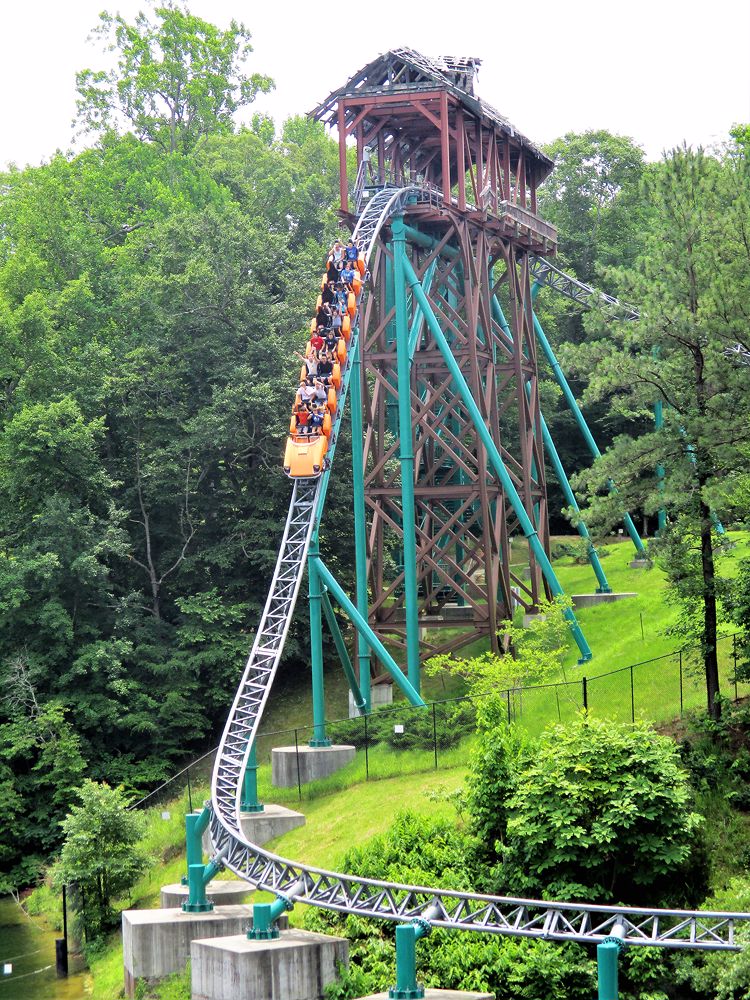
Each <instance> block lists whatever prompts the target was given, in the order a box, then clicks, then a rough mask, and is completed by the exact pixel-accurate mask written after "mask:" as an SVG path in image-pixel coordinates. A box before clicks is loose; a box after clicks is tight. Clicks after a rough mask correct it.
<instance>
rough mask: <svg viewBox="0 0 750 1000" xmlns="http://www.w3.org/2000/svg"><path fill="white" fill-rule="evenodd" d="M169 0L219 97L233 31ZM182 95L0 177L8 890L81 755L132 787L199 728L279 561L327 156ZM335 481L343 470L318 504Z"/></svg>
mask: <svg viewBox="0 0 750 1000" xmlns="http://www.w3.org/2000/svg"><path fill="white" fill-rule="evenodd" d="M159 17H160V18H162V22H163V23H162V29H163V30H165V31H166V30H167V28H168V30H169V38H170V39H171V42H170V44H171V43H174V45H175V46H177V49H179V51H180V52H182V51H183V49H182V48H180V46H183V47H184V45H187V44H188V43H190V44H192V41H190V39H191V38H192V33H193V32H194V31H195V32H198V33H199V34H200V33H201V32H203V33H204V36H205V37H204V42H205V46H207V48H206V50H205V53H204V55H205V58H206V59H207V60H209V61H210V60H211V59H212V58H213V59H214V60H215V64H214V69H215V72H216V74H217V77H216V79H217V80H218V78H219V77H221V78H222V79H223V80H224V86H225V88H229V90H231V88H232V87H233V86H234V84H235V83H237V81H238V79H239V78H238V77H237V76H236V71H237V72H239V70H236V67H234V66H230V65H228V64H227V63H226V61H225V60H224V55H225V54H226V51H229V49H232V47H233V46H234V51H236V53H237V57H238V58H239V57H240V56H241V55H242V51H241V50H242V49H243V46H244V45H245V44H246V35H245V34H243V32H242V31H240V29H239V28H238V27H237V26H233V27H232V28H231V29H230V31H229V33H228V34H227V35H225V36H222V38H221V39H218V38H217V37H215V36H214V35H213V34H211V32H209V30H208V28H209V27H210V26H208V27H206V26H205V25H203V23H202V22H201V23H200V24H197V25H196V24H193V21H192V20H190V21H185V19H184V17H183V15H182V14H180V13H179V12H178V11H177V10H175V9H173V8H172V7H171V6H168V7H166V8H164V9H163V12H162V13H160V14H159ZM107 23H108V25H109V27H112V28H115V27H116V28H117V32H118V35H117V37H118V39H119V40H120V43H121V44H122V45H123V46H125V47H127V45H131V44H133V45H135V42H136V40H135V39H134V36H133V35H132V34H129V33H127V32H124V29H123V26H122V25H121V24H120V22H119V21H118V20H117V19H115V21H112V22H111V23H110V22H107ZM141 29H142V31H143V32H146V33H147V32H148V31H150V30H151V29H149V28H148V27H147V25H146V24H145V23H144V24H142V25H141ZM141 29H139V30H141ZM211 30H212V31H213V30H214V29H211ZM209 36H210V37H209ZM202 37H203V36H202ZM138 44H139V45H140V44H141V43H140V42H138ZM144 44H145V43H144ZM202 44H203V43H202ZM214 45H217V46H219V45H222V46H225V48H224V49H222V53H224V55H220V54H217V52H214V51H213V49H212V46H214ZM227 46H228V49H227V48H226V47H227ZM123 51H125V49H123ZM212 52H213V55H212ZM133 58H135V56H133ZM175 58H178V56H177V55H175ZM139 65H140V69H139V73H140V72H141V71H143V67H144V65H145V64H144V63H143V62H141V64H139ZM133 71H134V72H135V70H133ZM123 72H125V71H124V70H123ZM214 83H216V80H214ZM134 86H135V84H134ZM137 86H138V87H141V88H142V87H144V86H145V87H148V86H151V87H155V86H156V83H155V82H154V81H153V80H152V79H151V77H150V76H149V77H148V79H147V80H146V81H145V82H144V79H143V78H142V76H139V77H138V83H137ZM196 86H197V84H196ZM217 86H218V83H217ZM240 89H241V91H242V93H243V94H244V95H245V98H246V99H249V98H250V96H252V90H248V89H247V88H246V87H244V88H243V87H241V88H240ZM128 93H131V94H132V91H128ZM191 93H192V94H194V95H195V94H196V93H197V91H195V89H194V88H193V89H191ZM195 99H196V100H197V101H199V103H200V106H201V109H202V111H201V114H203V116H204V118H203V125H202V126H201V127H200V129H198V130H197V131H195V130H194V131H193V132H191V138H190V140H189V141H188V140H187V139H185V140H184V141H183V140H182V139H181V140H180V142H179V143H177V148H176V149H175V150H174V151H172V152H169V150H168V149H165V148H164V147H165V143H163V142H160V141H158V137H157V136H156V135H151V134H150V132H149V130H148V129H147V128H146V127H145V126H144V128H143V129H141V135H142V138H141V139H138V138H136V137H135V136H134V135H133V134H131V133H126V134H123V135H121V136H118V135H117V134H116V132H114V131H112V130H111V129H110V130H105V131H103V132H102V136H101V140H100V142H99V143H98V145H96V146H95V147H93V148H91V149H88V150H86V151H85V152H83V153H81V154H80V155H78V156H76V157H74V158H70V159H69V158H66V157H63V156H60V155H58V156H56V157H54V158H53V159H52V160H51V162H50V163H49V164H47V165H44V166H41V167H37V168H29V169H26V170H11V171H10V172H8V173H6V174H5V175H3V176H2V178H1V179H0V232H1V233H2V239H0V537H1V538H2V543H1V544H0V593H1V594H2V597H1V598H0V795H2V799H3V802H4V803H5V806H6V808H5V809H4V810H3V813H2V817H1V818H0V843H1V844H2V845H3V848H2V850H3V856H2V858H1V859H0V870H1V871H2V873H4V874H0V885H6V886H7V885H19V884H22V883H24V882H25V881H27V880H28V879H29V877H31V876H32V875H33V873H34V871H35V868H36V867H38V864H39V861H40V860H41V859H43V858H44V857H46V856H47V855H48V854H49V851H50V850H51V849H52V848H53V847H55V845H56V844H57V843H58V842H59V837H60V833H59V826H58V821H59V817H60V816H61V815H62V814H64V811H65V808H66V807H67V805H68V804H69V803H70V801H71V800H72V790H73V789H74V788H75V787H76V786H77V785H78V784H80V779H81V776H82V774H83V773H84V771H85V773H86V774H88V775H89V776H90V777H92V778H94V779H95V780H106V781H108V782H110V783H112V784H119V783H124V785H125V786H126V788H127V789H139V788H143V787H145V786H147V785H148V784H149V783H152V782H154V781H155V780H158V779H160V778H162V777H164V776H166V774H168V773H169V772H170V771H172V770H173V768H174V761H175V760H178V759H184V757H185V756H186V755H189V754H191V753H194V752H195V751H196V750H198V749H203V748H204V747H205V746H206V743H207V742H208V741H210V740H211V739H213V738H214V735H215V729H216V727H217V726H218V725H219V724H220V720H221V719H222V718H223V716H224V714H225V710H226V703H227V699H228V698H229V697H230V694H229V692H231V691H232V690H233V688H234V681H235V677H236V676H237V673H238V671H239V670H240V668H241V665H242V663H243V660H244V656H245V655H246V651H247V648H248V646H249V644H250V636H249V634H248V633H249V628H250V627H251V624H252V623H253V622H255V621H256V620H257V615H258V610H259V607H260V604H261V601H262V600H263V598H264V596H265V586H266V584H265V580H266V579H267V576H268V572H269V569H270V567H271V566H272V564H273V562H274V560H275V552H276V547H277V540H278V537H279V533H280V530H281V527H282V524H283V521H282V518H283V509H284V505H285V503H286V500H287V498H288V489H287V485H286V481H285V479H284V477H283V473H282V470H281V468H280V462H279V460H278V456H279V447H280V446H279V441H280V440H282V439H283V436H284V432H285V424H286V417H285V414H286V412H287V407H286V404H284V402H283V401H285V400H287V401H288V400H289V399H291V396H292V392H293V383H294V375H295V366H293V365H290V364H289V363H288V358H289V356H290V354H291V351H292V349H293V348H294V347H298V346H299V345H300V343H302V342H303V337H304V330H305V328H306V324H307V322H308V320H309V315H310V311H311V309H312V306H313V303H314V299H315V294H316V282H317V277H316V276H317V274H318V272H319V269H320V266H321V260H322V256H323V253H324V247H325V245H327V243H328V241H329V239H330V237H331V234H332V233H333V232H335V216H334V214H333V211H332V209H331V205H332V203H333V199H334V190H335V185H336V183H337V178H338V157H337V153H336V150H335V148H334V147H333V144H332V143H331V141H330V140H329V139H327V138H326V137H325V135H324V134H323V131H322V128H321V127H320V126H318V125H315V124H312V123H309V122H307V121H305V120H302V119H293V120H290V121H289V122H287V124H286V126H285V128H284V131H283V133H282V134H281V135H278V136H277V135H274V130H273V126H272V125H271V123H269V122H267V121H265V120H263V119H257V120H256V121H255V123H254V126H253V128H252V129H246V130H243V131H241V132H239V133H236V134H233V133H232V132H231V130H230V129H229V127H228V122H229V117H228V115H229V114H230V112H231V107H232V106H233V105H230V104H227V103H226V102H225V103H224V104H222V106H221V111H220V112H219V111H218V110H216V109H214V110H216V114H217V115H219V114H220V116H221V122H220V124H221V127H218V126H217V127H214V124H216V123H213V124H212V122H211V121H210V120H209V117H210V116H209V110H207V109H206V107H205V102H204V101H203V97H202V96H200V95H198V96H197V97H196V98H195ZM211 113H213V112H211ZM191 121H192V122H193V124H194V125H195V123H196V121H197V119H196V118H195V116H193V117H192V118H191ZM104 124H106V122H105V121H104V120H102V121H101V122H100V125H104ZM183 124H184V122H183ZM165 127H166V126H165ZM186 127H187V126H186ZM191 127H192V126H191ZM195 128H196V129H197V125H195ZM167 145H169V144H167ZM280 404H281V405H280ZM347 497H348V488H347V484H346V476H345V475H344V476H343V477H341V479H340V486H339V489H337V491H336V495H335V496H333V497H332V507H333V508H334V519H336V517H339V518H343V517H344V516H345V515H344V514H343V513H341V512H343V511H344V510H345V509H346V507H347ZM339 504H340V506H339ZM339 548H340V546H339ZM339 555H340V558H341V560H342V562H343V564H344V566H345V567H348V566H349V563H350V560H349V558H348V553H347V550H346V549H345V550H344V551H340V553H339ZM343 576H344V578H346V570H345V571H344V573H343ZM300 652H301V649H300V645H299V643H298V631H297V626H294V627H293V628H292V630H291V632H290V636H289V642H288V643H287V653H286V658H287V663H288V664H290V665H294V664H295V663H297V662H299V658H300Z"/></svg>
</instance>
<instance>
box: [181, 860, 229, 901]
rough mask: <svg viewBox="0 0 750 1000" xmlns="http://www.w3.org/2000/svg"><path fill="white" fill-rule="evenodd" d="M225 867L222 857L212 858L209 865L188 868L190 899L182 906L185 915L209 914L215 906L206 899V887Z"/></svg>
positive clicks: (196, 865)
mask: <svg viewBox="0 0 750 1000" xmlns="http://www.w3.org/2000/svg"><path fill="white" fill-rule="evenodd" d="M223 867H224V862H223V861H222V859H221V855H218V856H217V857H215V858H212V859H211V861H209V862H208V864H207V865H203V864H195V865H190V866H189V868H188V887H189V888H188V899H187V902H186V903H183V904H182V911H183V913H209V912H210V911H211V910H213V908H214V904H213V903H212V902H210V901H209V900H208V899H207V898H206V886H207V885H208V883H209V882H210V881H211V879H212V878H213V877H214V875H216V874H217V873H218V872H220V871H221V869H222V868H223Z"/></svg>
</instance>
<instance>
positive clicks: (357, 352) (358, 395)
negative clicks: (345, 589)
mask: <svg viewBox="0 0 750 1000" xmlns="http://www.w3.org/2000/svg"><path fill="white" fill-rule="evenodd" d="M351 364H352V372H351V375H350V377H349V383H350V386H351V393H352V402H351V416H352V484H353V486H354V572H355V579H356V587H357V591H356V596H357V608H358V610H359V613H360V614H361V615H362V617H363V618H364V619H365V620H366V619H367V612H368V608H367V520H366V517H365V459H364V455H363V449H362V444H361V442H362V441H363V440H364V430H363V426H362V353H361V349H360V346H359V337H356V338H355V340H354V343H353V345H352V352H351ZM357 666H358V668H359V687H360V690H361V692H362V697H363V698H364V700H365V711H367V712H369V711H370V647H369V646H368V645H367V643H366V642H365V640H364V638H363V636H361V635H358V636H357Z"/></svg>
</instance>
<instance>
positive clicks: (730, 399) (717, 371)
mask: <svg viewBox="0 0 750 1000" xmlns="http://www.w3.org/2000/svg"><path fill="white" fill-rule="evenodd" d="M749 179H750V172H749V171H748V166H747V161H746V160H745V159H744V158H741V157H740V158H733V157H726V156H725V157H723V158H715V157H712V156H708V155H706V154H705V153H704V152H703V151H701V150H699V151H697V152H693V151H692V150H690V149H685V148H683V149H678V150H675V151H674V152H672V153H671V154H669V156H667V157H666V158H665V160H664V162H663V163H662V164H661V165H660V166H659V168H658V169H657V170H654V171H653V172H650V173H649V174H648V175H647V176H646V179H645V187H644V197H645V198H646V199H647V201H648V204H649V219H650V222H649V228H648V231H647V234H646V237H645V243H644V249H643V253H642V254H641V255H640V256H639V258H638V260H637V261H636V263H635V265H634V266H633V267H632V268H626V269H615V270H613V271H611V272H609V273H610V275H611V277H612V280H613V281H615V282H616V283H617V285H618V286H619V288H620V291H621V293H622V296H623V297H624V298H625V299H626V300H628V301H631V302H635V303H636V304H637V305H638V308H639V310H640V319H639V320H638V321H637V322H632V323H623V322H616V321H611V320H607V319H606V318H605V317H603V316H602V315H598V316H597V315H594V316H593V317H592V318H591V320H590V321H589V330H590V337H589V339H588V341H587V343H585V344H583V345H580V346H579V347H578V348H575V349H568V350H566V352H564V360H566V361H568V362H569V363H570V364H571V365H572V366H573V367H574V368H575V369H576V370H578V371H583V372H587V373H592V374H591V375H590V382H589V386H588V388H587V390H586V393H585V397H584V398H585V399H586V400H607V402H608V404H609V408H610V413H611V414H614V415H617V416H620V417H625V418H627V419H629V420H632V421H635V422H640V423H641V426H646V421H648V420H649V418H650V416H651V414H652V412H653V406H654V402H655V401H657V400H658V401H660V402H661V403H662V405H663V407H664V422H663V426H662V427H660V428H658V429H655V430H652V431H651V432H647V433H643V434H641V435H640V436H638V437H636V436H635V435H634V434H633V433H630V434H622V435H620V436H619V437H618V438H617V439H616V440H615V442H614V444H613V445H612V447H610V448H609V449H608V450H607V452H606V453H605V455H604V457H603V458H602V459H601V460H598V461H597V462H596V463H595V464H594V466H593V468H592V470H591V471H590V472H587V473H582V474H581V475H580V476H579V477H578V481H577V485H579V486H581V485H582V486H584V487H585V488H586V489H587V490H588V495H589V509H588V510H585V511H583V517H584V518H585V519H586V521H587V523H593V524H594V525H598V526H599V527H600V528H602V529H603V528H606V527H609V526H611V525H612V524H614V523H615V522H616V521H617V520H618V518H619V516H620V511H621V510H622V509H623V508H624V509H630V510H633V509H637V508H639V507H641V508H643V509H644V510H645V511H646V512H647V513H654V512H656V511H657V510H658V509H660V508H663V509H665V510H666V511H667V512H668V515H669V523H668V526H667V528H666V530H665V531H664V532H662V533H661V535H660V537H659V539H658V542H657V543H656V544H654V546H653V551H654V553H655V555H656V557H657V559H658V560H659V562H660V564H661V565H662V566H663V568H664V569H665V571H666V572H667V574H668V575H669V578H670V582H671V583H672V585H673V592H674V594H675V595H676V597H677V598H678V599H679V600H680V603H681V608H682V614H681V616H680V621H679V622H678V629H679V631H680V634H681V636H682V638H683V640H684V643H685V645H686V646H688V645H693V644H695V642H696V641H697V642H699V643H700V645H701V649H702V661H703V666H704V672H705V679H706V695H707V703H708V712H709V714H710V715H711V716H712V717H713V718H718V717H719V715H720V710H721V709H720V704H719V702H718V700H717V696H718V693H719V672H718V659H717V652H716V640H717V622H718V614H719V604H720V600H721V597H722V591H723V584H722V581H721V578H720V573H719V571H718V568H717V558H718V557H719V555H720V551H721V545H722V542H721V539H720V538H719V537H718V536H717V534H716V527H715V525H716V518H717V517H718V518H719V519H721V518H723V517H724V516H725V514H726V513H728V508H727V505H726V503H725V497H724V488H725V485H726V482H727V480H728V478H729V477H732V476H734V475H736V474H737V471H738V470H740V469H747V467H748V442H749V441H750V395H749V394H748V392H747V373H746V370H745V369H744V368H742V367H741V366H737V365H735V364H733V363H732V362H731V361H730V360H728V359H727V358H726V357H725V356H724V351H725V349H726V348H727V347H730V346H731V345H732V344H734V343H735V342H736V341H737V340H741V339H742V335H743V334H744V331H745V327H746V322H747V318H746V303H747V301H748V293H749V292H750V277H749V276H750V267H749V266H748V265H749V264H750V242H749V241H748V240H747V238H746V237H747V233H746V231H745V230H746V226H747V220H746V218H745V217H744V215H743V212H742V211H741V209H740V210H737V209H736V208H735V206H734V199H735V195H736V192H737V189H738V188H739V190H740V191H744V192H747V190H748V181H749ZM656 468H661V469H664V470H665V471H666V478H659V477H658V476H657V475H655V471H654V470H655V469H656ZM610 479H615V480H616V481H617V484H618V488H619V490H620V493H619V495H618V496H613V495H611V494H610V492H609V490H608V487H607V483H608V480H610Z"/></svg>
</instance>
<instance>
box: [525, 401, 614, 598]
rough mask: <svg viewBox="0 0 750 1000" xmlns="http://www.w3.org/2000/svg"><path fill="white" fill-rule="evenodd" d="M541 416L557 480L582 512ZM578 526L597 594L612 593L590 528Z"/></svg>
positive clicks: (567, 498) (580, 522)
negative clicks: (596, 585)
mask: <svg viewBox="0 0 750 1000" xmlns="http://www.w3.org/2000/svg"><path fill="white" fill-rule="evenodd" d="M526 390H527V392H528V390H529V386H528V385H527V386H526ZM539 416H540V419H541V422H542V438H543V439H544V448H545V451H546V452H547V454H548V455H549V459H550V461H551V462H552V467H553V469H554V470H555V475H556V476H557V481H558V482H559V483H560V486H561V488H562V491H563V494H564V495H565V499H566V500H567V501H568V504H569V505H570V506H571V507H572V508H573V510H574V511H576V513H578V514H580V510H579V507H578V504H577V502H576V498H575V494H574V493H573V490H572V489H571V488H570V483H569V482H568V477H567V476H566V475H565V469H564V468H563V464H562V462H561V461H560V456H559V455H558V454H557V448H555V443H554V441H553V440H552V435H551V434H550V432H549V428H548V427H547V421H546V420H545V419H544V416H543V415H542V414H541V413H540V414H539ZM576 528H577V529H578V534H579V535H580V536H581V538H583V539H585V541H586V542H587V544H588V557H589V562H590V563H591V568H592V569H593V571H594V574H595V576H596V580H597V583H598V584H599V586H598V587H597V588H596V592H597V594H611V593H612V588H611V587H610V585H609V583H608V582H607V577H606V575H605V573H604V570H603V569H602V564H601V562H600V561H599V556H598V555H597V552H596V549H595V547H594V543H593V542H592V541H591V536H590V535H589V529H588V528H587V527H586V525H585V523H584V522H583V521H581V520H580V519H579V520H578V523H577V525H576Z"/></svg>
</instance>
